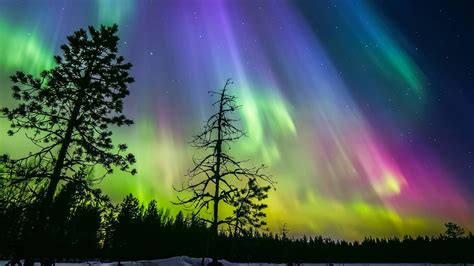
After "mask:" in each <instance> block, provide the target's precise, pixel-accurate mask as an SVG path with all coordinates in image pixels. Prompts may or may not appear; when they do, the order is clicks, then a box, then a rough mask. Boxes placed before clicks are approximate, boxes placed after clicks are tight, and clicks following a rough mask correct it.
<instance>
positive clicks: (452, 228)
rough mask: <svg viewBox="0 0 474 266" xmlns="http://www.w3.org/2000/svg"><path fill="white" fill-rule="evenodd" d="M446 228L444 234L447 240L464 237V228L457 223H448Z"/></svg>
mask: <svg viewBox="0 0 474 266" xmlns="http://www.w3.org/2000/svg"><path fill="white" fill-rule="evenodd" d="M444 226H445V227H446V232H445V233H444V234H445V235H446V237H447V238H450V239H456V238H459V237H461V236H463V235H464V228H462V227H461V226H459V225H457V224H455V223H452V222H448V223H445V224H444Z"/></svg>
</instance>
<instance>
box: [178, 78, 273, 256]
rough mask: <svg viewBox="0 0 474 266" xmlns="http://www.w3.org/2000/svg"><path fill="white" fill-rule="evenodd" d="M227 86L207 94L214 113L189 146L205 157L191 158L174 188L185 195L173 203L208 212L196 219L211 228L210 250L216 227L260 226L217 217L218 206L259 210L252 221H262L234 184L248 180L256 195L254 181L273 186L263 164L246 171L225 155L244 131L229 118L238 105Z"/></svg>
mask: <svg viewBox="0 0 474 266" xmlns="http://www.w3.org/2000/svg"><path fill="white" fill-rule="evenodd" d="M231 84H233V82H232V81H231V80H230V79H228V80H227V81H226V83H225V85H224V87H223V88H222V89H221V90H220V91H210V92H209V93H210V94H211V96H217V98H218V99H217V100H216V101H215V102H214V103H213V104H212V106H215V107H217V112H216V113H214V114H212V115H211V116H210V117H209V119H208V120H207V121H206V122H205V125H204V130H203V132H201V133H200V134H199V135H196V136H194V138H193V141H192V146H193V147H195V148H197V149H200V150H203V151H204V152H205V155H204V157H203V158H200V159H197V158H193V162H194V167H193V168H192V169H191V170H190V171H189V172H188V177H189V179H188V181H187V182H185V183H184V184H183V186H182V188H180V189H177V191H179V192H185V193H186V194H185V196H183V197H178V202H177V203H178V204H182V205H184V206H185V207H186V208H188V209H192V210H193V211H194V214H195V215H199V214H200V213H201V211H202V210H203V209H206V210H207V209H209V208H211V209H212V218H211V219H208V218H205V217H202V216H200V219H202V220H203V221H205V222H208V223H209V224H210V225H211V228H212V240H213V241H212V246H213V250H215V247H216V245H217V243H216V241H217V236H218V227H219V225H222V224H227V225H228V226H232V225H237V226H239V227H243V226H248V225H252V226H256V225H261V223H259V222H258V221H254V220H253V219H246V218H245V217H243V216H240V217H237V219H232V218H231V217H219V205H220V204H221V206H222V204H224V205H227V206H228V207H231V208H238V207H241V208H248V209H252V208H254V207H256V208H259V209H258V210H256V212H255V213H258V214H259V216H257V217H255V218H257V219H258V220H259V219H261V218H263V215H261V213H262V210H263V205H254V204H251V203H244V202H245V199H244V198H242V196H243V195H242V194H241V193H240V192H241V191H240V189H239V186H238V183H239V182H240V181H241V180H242V179H246V180H253V181H251V182H252V186H253V187H252V188H247V189H254V191H253V192H254V193H256V192H257V190H258V187H259V185H258V180H259V181H264V182H267V183H269V184H270V185H273V181H272V178H271V177H270V176H268V175H266V174H263V173H262V172H261V170H262V169H263V165H262V166H260V167H253V168H247V167H245V166H244V163H245V161H241V160H238V159H236V158H234V157H233V156H232V155H231V154H230V152H229V151H230V149H231V145H232V143H235V142H237V141H238V140H239V139H241V138H242V137H243V136H245V132H244V131H243V130H241V129H239V128H238V127H237V125H236V124H237V122H238V119H236V118H233V113H234V112H235V111H237V110H238V109H239V108H240V106H238V105H237V103H236V100H237V97H236V96H234V95H231V94H229V92H228V89H229V86H230V85H231ZM267 191H268V190H266V189H262V190H258V193H260V194H266V192H267ZM244 194H245V193H244ZM262 199H263V198H262ZM247 200H248V199H247ZM241 203H243V204H241ZM260 207H262V208H260ZM237 214H238V215H240V214H241V213H240V212H237ZM247 218H248V217H247ZM242 223H245V224H242ZM241 229H242V228H239V229H238V230H241ZM215 254H216V253H215V251H214V252H213V255H212V260H213V261H212V264H217V263H218V262H217V257H216V255H215Z"/></svg>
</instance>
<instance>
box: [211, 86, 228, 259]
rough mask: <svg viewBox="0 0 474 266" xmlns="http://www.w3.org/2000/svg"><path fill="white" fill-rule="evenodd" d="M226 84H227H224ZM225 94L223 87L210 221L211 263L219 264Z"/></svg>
mask: <svg viewBox="0 0 474 266" xmlns="http://www.w3.org/2000/svg"><path fill="white" fill-rule="evenodd" d="M226 85H227V84H226ZM224 94H225V87H224V89H223V90H222V94H221V99H220V102H219V118H218V121H217V142H216V148H215V149H216V171H215V173H214V176H215V179H216V184H215V185H216V187H215V191H214V219H213V223H212V235H213V238H214V239H213V241H212V242H213V243H212V263H211V264H212V265H220V263H219V261H218V259H217V239H218V236H219V231H218V226H219V200H220V199H219V181H220V179H221V157H222V136H221V135H222V134H221V130H222V113H223V107H224V106H223V99H224Z"/></svg>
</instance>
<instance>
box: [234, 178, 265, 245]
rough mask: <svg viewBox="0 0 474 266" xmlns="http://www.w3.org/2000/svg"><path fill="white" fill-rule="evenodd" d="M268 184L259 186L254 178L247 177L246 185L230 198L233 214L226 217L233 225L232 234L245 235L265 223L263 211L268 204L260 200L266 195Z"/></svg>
mask: <svg viewBox="0 0 474 266" xmlns="http://www.w3.org/2000/svg"><path fill="white" fill-rule="evenodd" d="M270 188H271V187H270V186H259V185H258V184H257V181H256V179H255V178H249V180H248V182H247V186H246V187H245V188H242V189H239V190H238V191H237V192H236V195H235V196H234V197H233V198H232V199H231V204H232V206H233V207H234V210H233V216H230V217H227V222H228V223H229V224H232V225H233V227H234V236H237V235H245V234H249V233H252V232H253V229H259V228H262V227H263V226H265V225H266V224H267V223H266V222H265V221H264V220H263V218H265V217H266V214H265V213H264V212H263V210H264V209H265V208H267V207H268V206H267V205H266V204H264V203H260V201H262V200H264V199H266V198H267V197H268V194H267V193H268V190H270Z"/></svg>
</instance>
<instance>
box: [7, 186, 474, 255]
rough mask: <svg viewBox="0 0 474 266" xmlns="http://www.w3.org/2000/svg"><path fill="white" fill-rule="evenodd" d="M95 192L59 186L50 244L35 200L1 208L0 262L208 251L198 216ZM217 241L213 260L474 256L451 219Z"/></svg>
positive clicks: (467, 237)
mask: <svg viewBox="0 0 474 266" xmlns="http://www.w3.org/2000/svg"><path fill="white" fill-rule="evenodd" d="M95 192H96V193H95V194H90V193H85V191H81V189H80V188H78V187H75V186H73V185H68V186H63V187H62V188H61V190H60V192H59V193H58V196H57V197H56V199H55V201H54V203H53V207H52V208H53V210H54V211H53V213H54V216H52V217H51V220H50V223H49V224H50V225H49V226H51V229H52V230H48V232H51V234H53V235H52V236H50V238H49V239H52V240H51V241H50V242H49V243H44V242H41V240H40V239H35V238H34V237H33V238H32V236H34V229H33V228H34V225H33V223H34V222H35V219H34V217H35V216H37V215H38V213H37V212H38V208H37V204H34V203H33V204H31V205H30V206H22V207H20V206H13V205H12V206H10V207H8V208H2V210H1V216H0V217H1V218H0V228H1V229H2V230H1V231H0V232H1V234H0V259H3V260H10V259H14V258H32V259H35V258H36V259H37V258H39V257H41V258H43V257H47V258H49V259H51V260H54V261H69V262H75V261H85V260H101V261H126V260H147V259H159V258H168V257H172V256H180V255H183V254H186V255H188V256H191V257H198V258H200V257H208V256H209V255H208V254H209V248H210V244H209V241H210V236H211V235H212V234H211V230H212V229H211V228H210V227H209V226H208V225H206V223H204V222H203V221H200V220H199V219H196V218H195V217H193V216H186V215H184V214H183V213H182V212H178V214H177V215H170V212H169V211H168V210H165V209H163V208H161V207H160V206H159V205H158V203H157V202H156V201H154V200H153V201H151V202H148V203H147V204H144V203H143V202H140V201H139V200H138V199H137V198H135V197H134V196H132V195H131V194H130V195H128V196H127V197H125V198H124V199H123V201H122V202H121V203H119V204H112V203H111V202H110V200H109V199H108V198H107V197H106V196H103V195H101V194H100V191H99V190H96V191H95ZM217 242H218V244H217V245H216V246H217V255H218V257H219V258H225V259H226V260H229V261H233V262H279V263H298V262H333V263H334V262H366V263H367V262H423V263H427V262H433V263H455V262H472V261H474V252H472V250H474V235H473V234H471V233H469V234H464V233H463V231H462V228H460V227H458V226H457V225H455V224H447V228H446V232H444V233H442V234H440V235H438V236H418V237H409V236H407V237H404V238H396V237H393V238H372V237H368V238H365V239H364V240H362V241H360V242H358V241H355V242H348V241H336V240H332V239H330V238H325V237H322V236H311V237H306V236H304V237H290V236H289V235H287V233H286V232H285V231H283V232H280V233H271V232H266V231H262V230H260V231H253V232H252V231H249V232H247V233H245V234H238V235H234V234H233V233H232V232H226V231H222V232H220V234H219V237H218V239H217ZM47 246H49V247H47ZM42 247H44V248H43V249H42Z"/></svg>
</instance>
